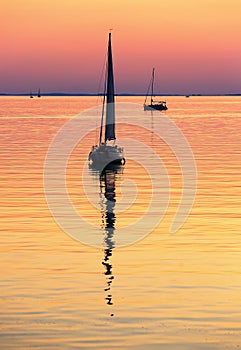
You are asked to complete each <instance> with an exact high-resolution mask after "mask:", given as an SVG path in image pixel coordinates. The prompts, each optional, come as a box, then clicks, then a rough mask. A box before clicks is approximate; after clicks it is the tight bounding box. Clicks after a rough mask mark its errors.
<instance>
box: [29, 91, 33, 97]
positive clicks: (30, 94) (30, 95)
mask: <svg viewBox="0 0 241 350" xmlns="http://www.w3.org/2000/svg"><path fill="white" fill-rule="evenodd" d="M29 97H30V98H33V94H32V91H31V90H30V93H29Z"/></svg>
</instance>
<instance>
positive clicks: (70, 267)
mask: <svg viewBox="0 0 241 350" xmlns="http://www.w3.org/2000/svg"><path fill="white" fill-rule="evenodd" d="M118 101H120V102H125V103H126V102H128V103H131V104H132V103H135V105H133V106H134V107H133V108H134V110H135V113H136V119H135V118H134V117H135V115H134V116H133V119H132V120H131V119H130V118H129V119H128V121H129V122H130V123H133V124H136V127H135V125H132V126H130V127H126V125H124V124H120V125H119V126H118V129H117V137H118V139H119V138H120V139H123V144H122V145H123V146H124V147H125V150H127V151H128V147H130V145H131V140H132V139H133V140H137V141H138V142H139V146H136V147H137V153H136V154H137V155H136V156H135V157H136V158H135V157H134V159H129V160H128V157H127V162H126V164H125V166H124V167H123V168H122V169H118V170H117V171H109V172H107V173H105V174H103V176H101V177H100V176H99V175H98V173H96V172H95V171H93V170H91V169H89V168H88V167H87V166H86V159H87V157H88V153H89V151H90V148H91V146H92V145H93V144H95V142H96V137H97V136H98V130H97V132H96V131H93V130H92V129H94V128H95V127H96V126H97V125H99V120H100V117H99V116H97V113H96V116H95V117H94V118H92V117H89V116H88V113H87V114H86V113H83V114H82V115H80V117H79V124H78V125H79V126H80V128H81V129H83V131H85V132H88V134H87V136H86V137H85V138H84V139H83V140H80V142H79V144H77V145H76V147H74V149H73V152H72V154H71V156H70V158H69V160H68V164H67V169H66V186H67V189H68V193H69V197H70V199H71V202H72V205H73V206H74V208H75V210H76V213H78V215H80V216H81V217H83V218H84V219H85V222H87V224H86V225H89V226H86V227H87V229H86V231H84V232H83V228H81V229H80V232H79V236H78V237H74V238H75V239H73V238H71V237H70V234H68V233H66V232H64V230H63V229H61V228H60V227H59V225H58V224H57V222H56V220H59V219H60V220H61V219H62V216H63V217H64V216H65V215H66V212H65V209H66V206H65V203H64V202H63V198H62V194H61V193H60V192H58V191H59V187H58V186H59V183H58V176H57V175H58V174H57V173H56V179H57V180H56V182H55V183H54V186H55V190H56V193H57V194H58V196H56V206H57V209H58V210H59V211H58V215H59V217H58V218H55V219H54V218H53V216H52V214H51V212H50V210H49V208H48V205H47V201H46V197H45V191H44V185H43V177H44V176H43V173H44V161H45V157H46V154H47V151H48V147H49V146H50V144H51V142H52V140H53V139H54V137H55V135H56V134H57V132H58V131H59V129H60V128H61V127H62V126H63V125H65V123H66V122H68V121H71V120H72V119H73V117H74V116H76V115H77V114H79V113H81V112H83V111H84V110H86V109H88V108H91V107H94V106H96V104H97V102H98V101H97V98H96V97H42V98H41V99H37V98H34V99H31V100H30V99H29V98H28V97H0V124H1V128H0V130H1V137H0V145H1V167H0V178H1V182H0V187H1V227H0V230H1V256H0V263H1V272H0V284H1V291H0V301H1V308H0V321H1V322H0V344H1V348H2V349H90V348H93V349H107V348H109V349H111V350H113V349H165V350H166V349H167V350H169V349H172V350H193V349H195V350H196V349H197V350H199V349H205V350H207V349H208V350H209V349H210V350H212V349H214V350H215V349H236V348H240V347H241V264H240V262H241V240H240V224H241V215H240V214H241V213H240V207H241V180H240V173H241V137H240V135H241V97H190V98H185V97H167V105H168V107H169V110H168V111H167V112H166V113H160V112H158V113H156V112H155V113H153V114H151V112H145V113H144V112H143V111H142V104H143V98H142V97H128V98H127V97H120V98H118ZM99 102H100V101H99ZM136 104H139V107H138V105H136ZM138 108H139V110H138ZM97 110H98V108H97V109H96V110H95V109H94V112H93V114H95V111H97ZM135 113H134V114H135ZM162 117H163V120H162ZM165 118H169V120H171V121H173V122H175V124H176V125H177V127H178V128H179V129H181V131H182V132H183V134H184V135H185V137H186V139H187V141H188V142H189V144H190V147H191V149H192V151H193V154H194V157H195V160H196V166H197V174H198V179H197V193H196V198H195V202H194V205H193V207H192V210H191V212H190V215H189V217H188V219H187V220H186V222H185V223H184V224H183V225H182V227H181V228H180V229H179V230H178V231H177V232H176V233H175V234H172V233H170V226H171V224H172V222H173V220H174V216H175V213H176V212H177V210H178V205H179V203H180V198H181V193H182V173H181V169H180V164H179V163H178V160H177V158H176V157H175V155H174V153H173V151H171V150H170V147H169V145H167V144H165V143H164V142H163V141H162V140H161V139H160V138H159V137H158V132H159V131H160V130H162V127H163V123H164V119H165ZM117 119H118V116H117ZM137 124H138V125H139V126H138V125H137ZM140 125H142V126H143V128H141V126H140ZM68 137H69V140H70V141H71V140H72V134H68ZM124 138H126V141H125V140H124ZM63 144H64V143H63ZM141 144H144V145H145V146H146V148H145V150H144V153H143V150H142V149H141V146H140V145H141ZM120 145H121V144H120ZM62 146H63V145H62V144H61V140H60V148H61V147H62ZM138 147H139V148H138ZM150 149H153V150H154V151H155V152H156V154H157V156H158V157H159V158H160V159H161V160H162V162H163V164H165V167H166V172H167V174H168V180H169V185H168V188H167V182H165V181H166V180H165V179H166V178H165V176H164V175H165V174H164V172H163V173H162V172H161V171H160V178H159V177H158V176H157V174H158V171H159V168H158V167H157V164H156V163H155V162H154V161H153V158H152V156H149V151H150ZM138 150H139V151H138ZM138 152H139V153H138ZM138 154H139V155H140V154H142V155H143V154H144V157H143V158H141V159H142V161H139V163H138ZM153 157H154V156H153ZM144 160H147V163H145V166H144V165H143V164H142V162H144ZM146 167H149V169H147V168H146ZM148 171H149V172H150V173H152V172H153V171H154V174H155V175H154V177H155V181H157V184H159V186H160V189H159V190H158V191H160V192H159V196H158V197H157V198H156V199H155V201H156V204H157V206H156V207H155V208H154V209H150V208H149V209H148V203H149V201H150V200H151V198H152V197H151V196H152V193H151V186H152V179H151V178H150V175H148ZM164 180H165V181H164ZM168 190H169V192H170V198H169V202H168V193H167V192H168ZM107 199H108V201H107ZM159 201H160V202H159ZM158 205H159V206H160V212H159V211H158V210H157V208H158ZM165 206H166V207H167V208H166V212H165V210H164V209H165ZM61 210H62V213H63V215H61ZM148 210H152V211H151V215H150V216H149V217H148V218H147V219H146V221H145V222H144V224H143V225H142V226H141V227H140V230H139V231H138V232H136V231H134V229H132V227H133V226H132V224H134V223H135V222H136V221H137V220H138V218H139V217H140V216H143V215H145V213H146V212H147V211H148ZM161 215H163V219H162V220H161V221H160V222H159V223H158V224H157V226H156V227H155V228H154V229H153V230H151V232H148V230H149V227H150V226H151V224H152V222H155V220H157V219H158V218H161ZM88 227H89V229H88ZM118 235H119V236H118ZM119 237H120V238H119ZM119 241H120V242H121V244H119V245H123V247H121V248H118V242H119ZM91 242H92V243H91ZM96 242H98V244H95V243H96ZM96 245H99V246H100V247H99V248H98V247H96Z"/></svg>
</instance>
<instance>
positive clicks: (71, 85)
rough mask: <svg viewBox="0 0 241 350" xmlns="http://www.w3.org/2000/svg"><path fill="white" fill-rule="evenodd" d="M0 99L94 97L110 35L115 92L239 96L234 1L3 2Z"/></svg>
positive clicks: (238, 7)
mask: <svg viewBox="0 0 241 350" xmlns="http://www.w3.org/2000/svg"><path fill="white" fill-rule="evenodd" d="M0 23H1V39H0V41H1V55H0V93H3V92H9V93H26V92H28V91H29V90H30V89H32V90H37V88H38V87H41V90H42V91H43V92H53V91H59V92H75V93H84V92H89V93H97V92H100V91H101V89H100V88H99V82H100V77H101V72H102V69H103V64H104V60H105V56H106V49H107V36H108V35H107V34H108V31H109V28H114V30H113V55H114V69H115V81H116V90H117V93H124V92H125V93H131V92H133V93H145V92H146V89H147V86H148V83H149V79H150V75H151V69H152V67H156V74H157V81H158V92H160V93H173V94H174V93H184V94H187V93H188V94H189V93H208V94H212V93H213V94H215V93H241V1H240V0H182V1H181V0H168V1H167V0H138V1H137V0H131V1H130V0H115V1H113V0H92V1H91V0H90V1H86V0H84V1H83V0H68V1H66V0H62V1H61V0H41V1H40V0H35V1H30V0H11V1H6V0H3V1H2V2H1V12H0Z"/></svg>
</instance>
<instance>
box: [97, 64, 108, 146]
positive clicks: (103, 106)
mask: <svg viewBox="0 0 241 350" xmlns="http://www.w3.org/2000/svg"><path fill="white" fill-rule="evenodd" d="M107 71H108V63H107V62H106V71H105V85H104V96H103V104H102V113H101V124H100V139H99V144H101V141H102V131H103V122H104V113H105V96H106V89H107Z"/></svg>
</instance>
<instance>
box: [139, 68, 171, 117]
mask: <svg viewBox="0 0 241 350" xmlns="http://www.w3.org/2000/svg"><path fill="white" fill-rule="evenodd" d="M154 81H155V68H153V69H152V75H151V81H150V84H149V87H148V90H147V94H146V99H145V102H144V111H150V110H152V109H157V110H159V111H166V110H167V109H168V108H167V105H166V101H154V97H155V95H154ZM150 89H151V95H150V97H151V103H150V104H147V98H148V96H149V91H150Z"/></svg>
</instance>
